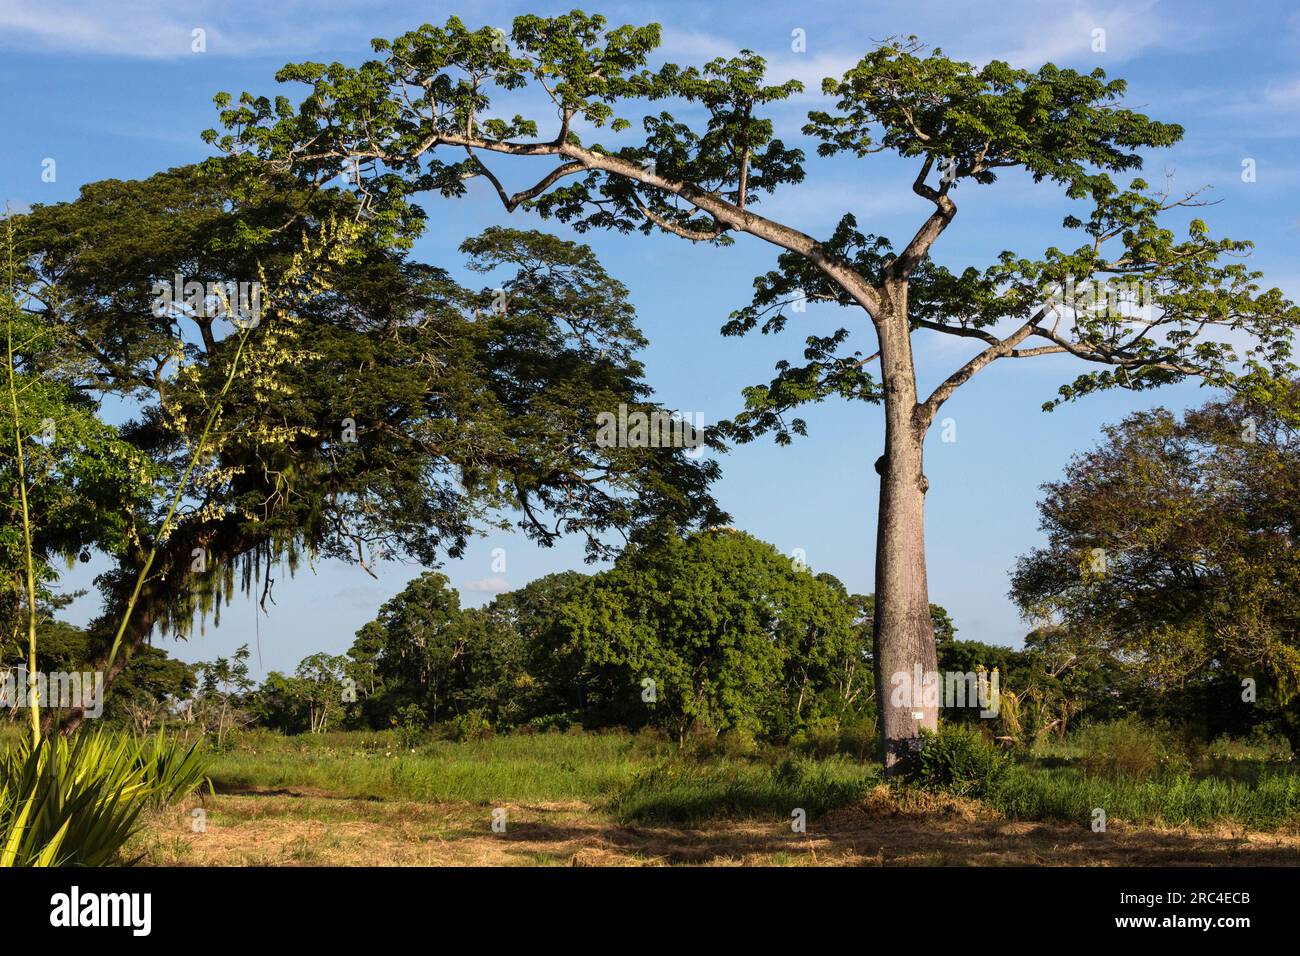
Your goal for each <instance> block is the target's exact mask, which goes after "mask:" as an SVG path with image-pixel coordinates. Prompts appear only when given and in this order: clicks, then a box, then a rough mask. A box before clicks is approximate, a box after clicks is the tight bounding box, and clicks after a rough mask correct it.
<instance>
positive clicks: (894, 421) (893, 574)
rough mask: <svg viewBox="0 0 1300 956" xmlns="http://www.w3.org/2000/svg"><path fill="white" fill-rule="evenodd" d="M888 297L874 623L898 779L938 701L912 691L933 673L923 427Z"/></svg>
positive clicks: (905, 334) (894, 306)
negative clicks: (917, 681)
mask: <svg viewBox="0 0 1300 956" xmlns="http://www.w3.org/2000/svg"><path fill="white" fill-rule="evenodd" d="M891 291H894V292H895V294H894V295H893V296H891V301H890V303H889V306H888V308H887V309H886V311H885V312H884V313H883V314H882V315H881V316H880V317H879V320H878V321H877V330H878V333H879V340H880V367H881V383H882V387H883V390H884V408H885V453H884V454H883V455H881V456H880V458H879V460H878V461H877V462H876V470H877V471H878V472H879V473H880V507H879V516H878V520H877V530H876V607H875V616H874V620H873V622H872V644H873V647H874V652H875V677H876V702H877V710H878V714H879V718H878V719H879V726H880V745H881V756H882V759H883V761H884V766H885V774H886V776H890V775H893V774H895V773H897V772H898V770H899V769H900V765H901V764H902V762H903V761H905V760H906V757H907V755H908V754H909V753H913V752H915V750H916V749H917V748H918V747H919V745H920V731H921V730H922V729H927V730H932V731H933V730H937V729H938V726H939V708H938V701H937V699H934V696H933V695H930V697H931V699H930V700H929V701H928V702H927V700H926V699H925V696H923V695H920V694H917V693H915V689H914V688H913V683H914V675H915V674H916V668H917V665H920V669H921V673H922V674H923V675H928V674H932V673H934V672H936V671H937V669H938V657H937V653H936V651H935V643H934V627H933V624H932V623H931V620H930V595H929V587H928V585H927V582H926V574H925V493H926V490H927V488H928V487H929V482H928V480H927V479H926V477H925V472H924V469H923V467H922V450H923V443H924V440H925V432H926V429H927V427H928V425H929V422H928V416H926V415H925V414H924V413H923V409H922V408H921V407H920V406H918V404H917V401H916V371H915V367H914V365H913V361H912V342H911V334H910V329H909V327H908V322H907V304H906V290H905V288H904V289H901V290H891ZM900 293H901V294H900ZM904 687H905V688H906V692H903V691H902V688H904ZM896 688H898V689H899V693H897V694H896V693H895V689H896Z"/></svg>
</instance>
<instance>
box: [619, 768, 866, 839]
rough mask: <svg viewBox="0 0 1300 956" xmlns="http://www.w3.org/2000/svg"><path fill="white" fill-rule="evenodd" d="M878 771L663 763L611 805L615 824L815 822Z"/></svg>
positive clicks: (852, 797)
mask: <svg viewBox="0 0 1300 956" xmlns="http://www.w3.org/2000/svg"><path fill="white" fill-rule="evenodd" d="M879 781H880V776H879V771H878V769H877V768H876V767H875V766H873V765H864V764H861V763H858V762H856V761H852V760H850V759H848V758H846V757H843V756H834V757H827V758H823V759H815V758H810V757H796V758H792V759H789V760H785V761H783V762H782V763H780V764H777V765H773V764H771V763H768V762H765V761H762V760H743V761H737V760H729V759H722V760H717V761H714V762H711V763H700V762H697V761H694V760H677V761H668V762H665V763H664V764H662V765H660V766H658V767H656V768H654V769H653V770H652V771H650V772H649V773H645V774H642V775H640V776H638V777H637V778H636V780H634V781H633V782H632V785H631V786H629V787H628V788H627V789H626V790H624V791H623V792H622V793H621V794H620V795H619V796H618V798H617V799H616V800H615V801H614V804H613V808H612V809H613V811H614V815H615V817H616V818H617V819H618V820H619V821H620V822H633V821H635V822H644V823H687V824H692V823H702V822H704V821H707V820H714V819H722V818H726V819H737V818H742V819H743V818H756V817H772V816H777V817H783V818H789V817H790V815H791V813H792V812H793V811H794V810H795V809H802V810H803V811H804V812H805V813H806V814H807V816H808V817H809V818H814V817H817V816H820V815H821V814H823V813H825V812H826V811H827V810H833V809H835V808H836V807H843V806H849V805H851V804H854V803H857V802H858V801H860V800H861V799H862V798H863V797H864V796H865V795H866V793H867V790H868V789H870V788H871V787H872V786H874V785H875V784H877V783H879Z"/></svg>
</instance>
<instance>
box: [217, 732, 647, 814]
mask: <svg viewBox="0 0 1300 956" xmlns="http://www.w3.org/2000/svg"><path fill="white" fill-rule="evenodd" d="M670 752H671V748H670V747H669V745H668V744H666V743H662V742H659V741H655V740H650V739H643V738H639V737H632V736H629V735H625V734H539V735H531V736H526V735H518V736H500V737H493V738H489V739H486V740H470V741H464V742H460V743H457V742H453V741H436V742H432V743H426V744H423V745H421V746H418V747H416V748H415V750H414V752H412V751H411V750H409V749H407V750H402V749H400V748H399V746H398V745H397V743H396V738H395V737H394V736H391V735H386V734H355V735H343V734H330V735H317V738H316V739H311V737H310V735H304V736H301V737H289V738H277V737H274V736H272V735H269V734H267V735H257V736H256V737H252V738H248V739H246V740H244V741H242V742H241V744H240V745H239V746H238V747H237V748H236V749H234V750H231V751H229V752H226V753H222V754H218V755H217V756H216V758H215V759H214V761H213V764H212V768H211V770H210V771H209V774H210V776H211V778H212V781H213V783H214V785H215V786H216V788H217V790H218V791H225V792H230V791H241V790H265V789H272V790H273V789H278V788H284V787H315V788H319V789H322V790H326V791H329V792H330V793H332V794H334V795H336V796H341V797H362V798H374V799H385V800H387V799H401V800H421V801H432V802H439V801H456V800H464V801H470V802H474V803H483V804H487V803H502V802H506V803H508V802H559V801H567V800H581V801H584V802H587V803H600V802H603V801H606V800H608V799H610V798H611V797H612V796H613V795H614V794H616V793H618V792H619V791H621V790H622V789H624V788H625V787H627V786H628V785H629V784H630V783H631V782H632V781H633V780H634V779H635V778H636V776H637V775H638V774H640V773H643V772H645V771H647V770H649V769H651V768H652V767H654V766H655V765H656V764H658V763H659V762H660V761H662V760H664V759H666V757H667V756H668V754H669V753H670Z"/></svg>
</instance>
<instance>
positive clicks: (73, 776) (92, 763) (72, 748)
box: [0, 734, 149, 866]
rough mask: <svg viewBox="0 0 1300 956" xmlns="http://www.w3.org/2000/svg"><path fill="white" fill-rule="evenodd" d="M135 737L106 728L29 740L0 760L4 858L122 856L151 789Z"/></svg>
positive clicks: (35, 862)
mask: <svg viewBox="0 0 1300 956" xmlns="http://www.w3.org/2000/svg"><path fill="white" fill-rule="evenodd" d="M135 749H136V745H135V743H134V742H133V741H132V740H131V739H130V738H125V737H124V738H119V739H117V740H113V739H112V738H110V737H108V736H107V735H104V734H93V735H85V736H80V737H78V738H77V739H76V740H75V741H69V740H67V739H65V738H62V737H52V738H47V739H44V740H42V741H41V742H40V743H39V744H37V745H36V746H34V747H33V746H32V745H30V744H24V745H21V746H19V747H16V748H14V749H13V750H11V751H9V752H8V753H6V754H5V755H4V756H3V758H0V794H2V795H3V796H2V798H0V838H3V841H4V850H3V851H2V853H0V864H3V865H7V866H54V865H71V866H106V865H109V864H112V863H114V862H117V861H118V857H119V854H120V851H121V849H122V847H123V846H124V845H125V844H126V841H127V840H128V839H130V837H131V835H132V834H133V833H134V832H135V830H136V828H137V822H136V821H137V818H138V816H139V814H140V810H141V809H142V808H143V807H144V804H145V801H146V799H147V797H148V795H149V793H148V790H147V788H146V787H145V784H144V782H143V780H141V778H140V775H139V773H137V772H136V770H135V767H134V765H133V757H134V752H135Z"/></svg>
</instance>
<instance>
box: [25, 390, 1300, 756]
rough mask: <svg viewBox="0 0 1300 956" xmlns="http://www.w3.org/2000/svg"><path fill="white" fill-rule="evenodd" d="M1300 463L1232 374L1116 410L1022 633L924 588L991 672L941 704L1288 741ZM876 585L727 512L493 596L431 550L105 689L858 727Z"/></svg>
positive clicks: (462, 727) (165, 702)
mask: <svg viewBox="0 0 1300 956" xmlns="http://www.w3.org/2000/svg"><path fill="white" fill-rule="evenodd" d="M1297 481H1300V442H1298V441H1297V436H1296V433H1295V431H1294V430H1293V429H1292V428H1290V427H1289V426H1288V425H1287V423H1286V421H1285V419H1283V418H1282V417H1279V416H1275V415H1269V414H1267V413H1265V412H1263V411H1261V410H1260V409H1258V408H1253V407H1252V406H1250V405H1249V404H1248V403H1247V402H1246V401H1244V400H1241V399H1233V400H1216V401H1212V402H1210V403H1208V404H1207V405H1205V406H1203V407H1201V408H1197V409H1193V410H1191V411H1188V412H1187V413H1186V414H1185V415H1183V416H1182V417H1181V418H1180V417H1178V416H1176V415H1174V414H1172V413H1170V412H1168V411H1166V410H1164V409H1155V410H1153V411H1149V412H1140V413H1136V414H1134V415H1132V416H1130V417H1128V418H1127V419H1125V420H1124V421H1123V422H1121V423H1119V424H1118V425H1115V426H1111V427H1109V428H1107V429H1106V432H1105V435H1104V440H1103V441H1102V442H1101V443H1100V444H1099V445H1098V446H1097V447H1096V448H1095V449H1093V450H1091V451H1089V452H1086V453H1083V454H1080V455H1078V456H1076V457H1075V459H1074V460H1073V461H1072V462H1071V463H1070V464H1069V466H1068V468H1067V469H1066V472H1065V475H1064V476H1063V478H1062V479H1061V480H1060V481H1057V482H1053V483H1051V484H1049V485H1047V486H1045V488H1044V497H1043V499H1042V501H1041V502H1040V512H1041V514H1042V522H1043V528H1044V531H1045V532H1046V543H1045V544H1044V545H1043V546H1042V547H1040V548H1038V549H1035V550H1033V551H1031V552H1030V553H1028V554H1026V555H1024V556H1023V557H1022V558H1021V559H1020V561H1019V563H1018V565H1017V567H1016V569H1015V571H1014V573H1013V575H1012V582H1011V583H1012V590H1011V594H1012V597H1013V598H1014V599H1015V600H1016V601H1017V603H1018V604H1019V606H1020V607H1021V609H1022V611H1023V612H1024V613H1025V615H1026V617H1027V618H1028V619H1030V620H1031V621H1032V622H1034V623H1035V624H1036V625H1037V626H1035V627H1034V629H1033V630H1032V631H1030V633H1029V634H1028V635H1027V636H1026V637H1025V639H1024V643H1023V647H1022V648H1019V649H1015V648H1011V647H1005V646H998V645H991V644H986V643H982V642H977V641H965V640H960V639H958V638H957V636H956V633H957V629H956V627H955V626H954V624H953V622H952V620H951V618H950V617H949V615H948V613H947V612H946V611H945V610H944V609H943V608H941V607H939V606H937V605H936V606H932V607H931V622H932V627H933V629H934V633H935V639H936V643H937V646H938V649H939V662H940V669H941V671H945V672H949V671H951V672H958V673H970V672H976V671H979V670H983V671H986V672H990V673H991V672H992V671H993V670H995V669H996V670H997V672H998V675H999V680H1000V688H1001V698H1000V702H999V704H1000V706H999V715H998V717H997V718H996V719H994V720H985V719H982V718H980V716H979V714H978V709H977V708H973V707H972V708H966V709H954V708H949V709H946V710H945V711H944V717H945V720H947V721H950V722H965V723H970V724H974V725H978V726H981V727H983V728H984V729H986V730H987V731H988V732H989V733H991V734H993V735H995V736H998V737H1000V738H1001V739H1003V740H1004V741H1005V742H1007V743H1010V744H1018V745H1024V746H1029V745H1032V744H1033V743H1035V742H1036V741H1039V740H1042V739H1043V738H1045V737H1048V736H1055V737H1058V738H1063V737H1064V736H1065V735H1066V733H1067V732H1068V731H1069V730H1071V729H1073V728H1075V727H1077V726H1079V725H1080V724H1081V723H1083V722H1096V721H1107V720H1114V719H1118V718H1124V717H1130V716H1131V717H1135V718H1138V719H1140V720H1142V721H1143V722H1146V723H1161V724H1166V725H1170V726H1173V727H1177V728H1179V729H1181V730H1182V731H1183V732H1184V733H1185V734H1187V735H1188V736H1189V737H1192V738H1195V739H1199V740H1203V741H1210V740H1213V739H1215V738H1217V737H1220V736H1224V735H1227V736H1233V737H1242V736H1248V735H1251V734H1259V735H1280V736H1284V737H1286V738H1287V739H1288V740H1289V741H1290V743H1291V745H1292V748H1293V749H1300V735H1298V733H1297V729H1298V728H1300V697H1298V696H1297V693H1296V689H1297V686H1300V685H1298V682H1297V681H1298V674H1300V664H1298V661H1300V650H1298V645H1300V640H1298V635H1300V629H1298V627H1297V625H1298V623H1300V615H1298V614H1297V610H1298V609H1300V602H1298V600H1297V597H1296V588H1295V583H1296V581H1297V578H1298V577H1300V560H1298V559H1297V553H1296V548H1295V540H1296V535H1297V531H1298V528H1300V506H1298V505H1297V504H1296V502H1297V500H1300V499H1298V498H1297V495H1296V483H1297ZM874 605H875V602H874V598H873V597H872V596H871V595H862V594H852V593H850V592H849V591H848V590H847V589H846V588H845V587H844V585H843V584H842V583H841V582H840V581H839V580H837V579H836V578H835V577H834V576H833V575H830V574H827V573H820V574H816V573H813V572H812V571H811V570H809V569H808V568H806V567H804V566H802V565H801V564H800V563H799V562H798V561H797V560H795V559H792V558H790V557H788V556H786V555H783V554H781V553H780V552H779V551H778V550H777V549H776V548H775V547H773V546H772V545H769V544H767V543H765V542H762V541H759V540H758V539H756V538H754V537H752V536H750V535H748V534H746V533H744V532H741V531H738V530H735V529H732V528H729V527H715V528H711V529H708V530H705V531H702V532H696V533H693V534H689V535H684V536H683V535H667V536H656V537H652V538H651V539H650V540H648V541H644V542H641V541H637V542H634V543H632V544H631V545H629V546H628V547H627V548H626V549H625V550H624V551H623V552H622V553H621V554H620V555H619V556H618V558H617V559H616V560H615V562H614V564H613V566H612V567H610V568H609V569H608V570H605V571H601V572H598V573H595V574H582V573H579V572H576V571H565V572H561V573H557V574H550V575H546V576H545V577H542V578H538V579H537V580H534V581H532V582H531V583H529V584H528V585H526V586H525V587H523V588H520V589H519V590H516V591H511V592H507V593H504V594H501V595H499V596H497V597H496V598H495V599H494V600H492V601H491V602H489V603H488V604H487V605H485V606H484V607H481V608H462V607H461V606H460V602H459V596H458V593H457V592H456V590H455V589H454V588H452V587H451V586H450V584H449V581H448V579H447V578H446V577H445V576H444V575H443V574H441V573H439V572H436V571H428V572H425V573H423V574H421V575H420V576H419V577H417V578H416V579H414V580H413V581H412V582H411V583H410V584H409V585H407V587H406V588H405V589H404V590H403V591H402V592H401V593H399V594H398V595H396V596H395V597H394V598H392V599H391V600H390V601H388V602H387V603H385V604H384V605H383V606H382V607H381V608H380V609H379V613H378V615H377V616H376V618H375V619H374V620H372V621H370V622H369V623H367V624H366V625H364V626H363V627H362V628H361V629H360V630H359V631H358V632H357V633H356V637H355V641H354V642H353V644H352V646H351V648H350V649H349V650H348V652H347V653H346V654H343V655H330V654H325V653H315V654H312V655H310V656H308V657H307V658H305V659H304V660H303V661H302V662H301V663H300V664H299V666H298V667H297V669H296V670H295V672H294V673H293V674H292V675H285V674H280V673H272V674H270V675H269V676H268V677H267V679H266V680H265V681H264V682H263V683H262V684H261V685H260V686H256V685H255V683H254V682H253V681H252V680H250V679H249V677H248V669H247V657H248V654H247V648H243V649H241V650H240V651H239V652H238V653H236V655H234V657H233V658H232V659H219V660H218V661H215V662H212V663H209V664H201V665H198V666H197V667H190V666H188V665H184V664H181V663H179V662H176V661H173V660H170V659H168V658H167V657H166V655H165V654H164V653H163V652H162V651H160V650H158V649H156V648H146V649H145V650H144V652H142V653H141V654H140V655H139V656H137V657H136V658H135V659H134V660H133V662H132V664H131V666H130V667H129V668H128V669H127V670H126V672H125V673H124V675H123V684H122V693H121V694H120V695H119V696H117V697H115V698H112V699H111V701H110V704H111V706H110V709H109V714H110V716H111V717H113V718H114V719H134V720H137V721H139V720H142V719H145V715H147V714H150V713H152V714H153V719H159V718H161V719H184V720H190V721H194V720H196V719H197V720H198V721H199V723H200V724H202V725H204V726H205V727H210V729H212V730H213V732H214V733H216V734H217V735H218V736H220V735H222V734H224V733H226V732H228V731H229V730H230V729H231V728H233V727H236V726H249V725H259V726H265V727H269V728H273V729H276V730H279V731H282V732H285V733H291V734H292V733H307V732H319V731H324V730H329V729H345V728H368V729H384V728H391V727H400V728H403V729H405V730H422V729H425V728H429V727H434V726H441V727H444V728H445V729H447V730H448V731H449V732H452V733H454V734H458V735H473V734H479V733H484V732H489V731H496V730H500V731H506V730H510V729H516V728H532V729H548V728H566V727H570V726H582V727H586V728H601V727H625V728H629V729H639V728H643V727H652V728H657V729H660V730H662V731H664V732H666V733H668V734H670V735H671V736H673V737H674V738H676V739H679V740H682V739H684V738H685V737H687V736H688V735H691V734H718V733H741V734H745V735H751V736H753V737H757V738H763V739H769V740H775V741H786V740H790V739H793V738H796V737H799V736H801V735H802V736H805V737H806V736H817V735H825V734H854V733H857V734H860V735H861V736H862V738H863V739H864V740H869V739H870V738H871V736H872V734H873V733H874V722H875V720H876V715H877V707H878V696H877V693H876V691H877V689H876V687H875V681H874V678H873V669H872V663H873V662H872V660H871V649H872V644H871V629H872V615H873V613H874ZM44 647H45V650H44V651H43V653H44V654H45V655H47V660H48V661H49V665H50V666H51V667H54V666H55V665H58V666H59V667H60V668H65V669H71V668H72V667H75V666H77V664H78V662H79V661H81V660H83V659H84V658H85V652H86V637H85V634H84V632H81V631H79V630H78V629H76V628H71V627H68V626H66V625H59V626H57V627H54V628H52V629H51V631H50V638H49V640H48V641H46V642H45V645H44ZM888 690H889V689H888V688H886V693H888ZM196 705H197V711H196V710H195V707H196ZM151 708H152V710H151ZM196 714H197V715H198V716H197V717H196Z"/></svg>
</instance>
